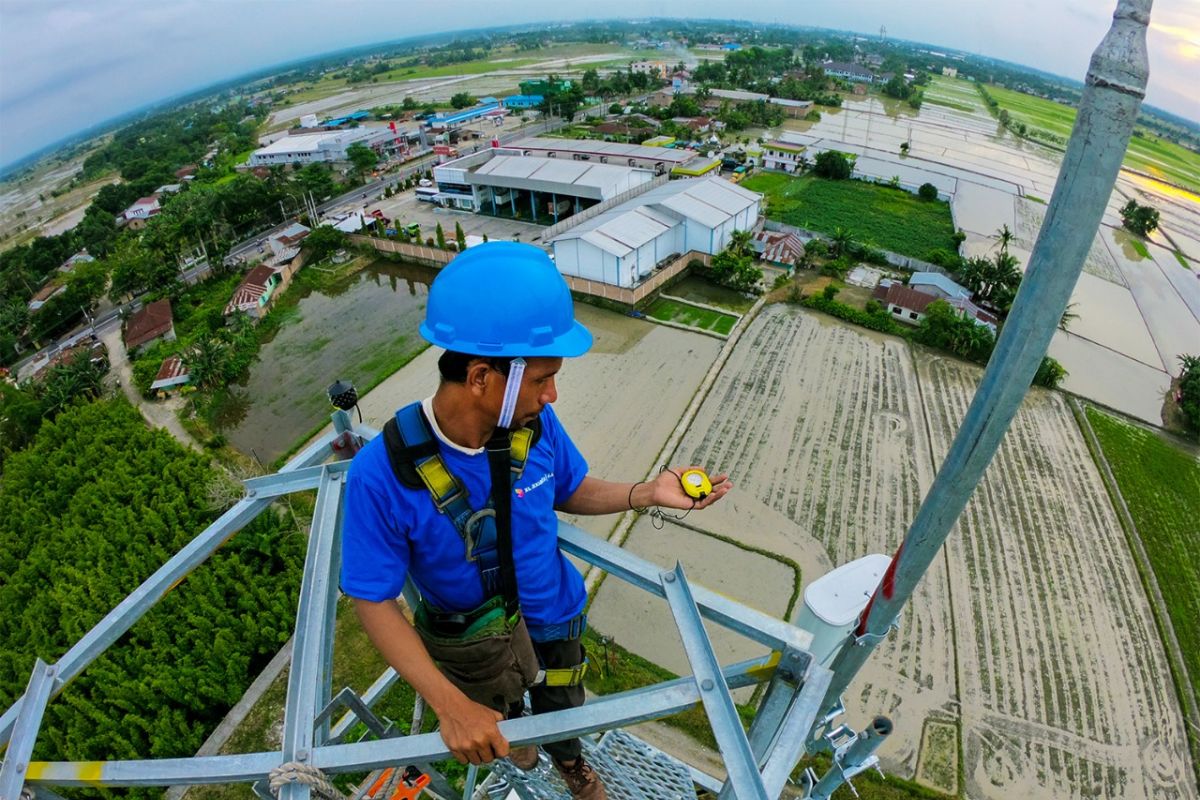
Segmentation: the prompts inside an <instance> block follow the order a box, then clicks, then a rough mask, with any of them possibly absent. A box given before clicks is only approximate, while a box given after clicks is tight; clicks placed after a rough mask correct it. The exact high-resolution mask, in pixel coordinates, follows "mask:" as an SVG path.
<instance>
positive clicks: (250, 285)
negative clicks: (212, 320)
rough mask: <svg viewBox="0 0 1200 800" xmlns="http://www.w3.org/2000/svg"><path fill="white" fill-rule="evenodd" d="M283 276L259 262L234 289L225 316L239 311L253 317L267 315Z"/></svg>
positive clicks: (259, 317) (255, 318)
mask: <svg viewBox="0 0 1200 800" xmlns="http://www.w3.org/2000/svg"><path fill="white" fill-rule="evenodd" d="M282 281H283V278H282V276H281V275H280V274H279V272H278V271H277V270H275V269H273V268H271V267H269V266H267V265H266V264H259V265H258V266H256V267H254V268H253V269H252V270H250V271H249V272H248V273H246V277H245V279H243V280H242V282H241V283H239V284H238V287H237V288H236V289H234V290H233V297H231V298H230V299H229V303H228V304H227V305H226V306H225V316H227V317H228V316H230V315H232V314H236V313H238V312H239V311H240V312H242V313H243V314H248V315H249V316H250V318H251V319H254V320H260V319H262V318H263V317H265V316H266V315H267V308H268V306H270V304H271V298H272V297H274V296H275V295H276V294H277V291H276V290H277V289H279V287H280V284H281V283H282Z"/></svg>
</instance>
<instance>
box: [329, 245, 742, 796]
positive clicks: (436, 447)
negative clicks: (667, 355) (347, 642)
mask: <svg viewBox="0 0 1200 800" xmlns="http://www.w3.org/2000/svg"><path fill="white" fill-rule="evenodd" d="M421 334H422V336H424V337H425V338H426V339H427V340H428V341H429V342H430V343H432V344H434V345H436V346H439V347H442V348H444V349H445V350H446V352H444V353H443V354H442V355H441V357H440V359H439V361H438V368H439V371H440V372H441V382H440V384H439V386H438V388H437V391H436V392H435V393H434V394H433V396H432V397H430V398H427V399H426V400H425V401H423V402H422V403H421V404H420V410H419V413H420V417H419V418H418V417H417V416H416V415H417V414H418V410H417V408H416V405H417V404H413V406H408V407H406V408H405V409H402V410H401V411H400V412H398V413H397V425H396V426H395V427H394V428H393V429H391V431H390V433H389V432H388V431H387V429H385V433H386V434H387V435H385V436H379V437H376V438H375V439H374V440H373V441H371V442H370V443H369V444H368V445H367V446H366V447H365V448H363V450H362V451H361V452H360V453H359V454H358V455H357V456H356V457H355V459H354V463H353V465H352V466H351V469H350V473H349V478H348V485H347V497H346V513H345V526H344V534H343V559H342V575H341V585H342V590H343V591H344V592H345V593H346V594H347V595H349V596H350V597H352V598H354V605H355V610H356V612H357V613H358V616H359V619H360V621H361V622H362V625H363V628H364V629H365V630H366V632H367V634H368V636H369V637H370V638H371V641H372V642H373V643H374V644H375V646H376V647H377V648H378V649H379V651H380V652H381V653H382V654H383V656H384V658H385V659H386V660H387V662H388V663H389V664H391V665H392V667H393V668H394V669H395V670H396V672H397V673H399V674H400V676H401V677H402V678H404V680H406V681H408V683H409V684H410V685H411V686H412V687H413V689H414V690H416V691H417V692H418V693H419V694H420V695H421V696H422V697H424V698H425V701H426V703H427V704H428V705H429V706H430V707H431V708H432V709H433V710H434V712H435V713H436V714H437V716H438V720H439V722H440V725H441V727H440V732H441V736H442V739H443V740H444V741H445V743H446V746H447V748H448V749H449V750H450V752H451V753H452V754H453V755H454V757H455V758H457V759H458V760H459V761H460V762H462V763H467V762H470V763H472V764H480V763H486V762H489V761H491V760H493V759H495V758H503V757H505V756H507V757H509V759H510V760H511V761H512V762H513V763H514V764H516V765H517V766H518V767H520V768H522V769H532V768H533V767H535V766H536V765H537V748H536V747H535V746H526V747H518V748H514V749H512V750H510V748H509V745H508V742H507V741H506V740H505V739H504V737H503V736H502V735H501V734H500V731H499V728H498V727H497V722H498V721H499V720H502V719H504V718H506V717H512V716H516V715H519V714H520V713H522V711H523V710H524V709H523V702H522V701H521V695H522V694H523V692H524V690H525V688H526V687H528V688H529V694H530V698H531V700H532V703H533V713H535V714H537V713H543V712H546V711H553V710H558V709H565V708H574V707H577V706H579V705H582V704H583V700H584V690H583V686H582V673H583V672H584V664H585V661H586V659H585V657H584V652H583V647H582V644H581V638H582V635H583V627H584V625H585V616H584V615H583V608H584V604H585V602H586V600H587V595H586V592H585V590H584V586H583V580H582V578H581V576H580V574H579V572H578V571H577V570H576V569H575V568H574V567H573V566H572V565H571V563H570V561H568V560H567V558H566V556H565V555H563V553H562V552H561V551H560V550H559V549H558V540H557V527H558V520H557V517H556V515H555V511H556V510H561V511H565V512H568V513H572V514H609V513H614V512H619V511H626V510H628V509H630V508H635V507H636V508H645V507H649V506H664V507H669V508H677V509H691V508H704V507H706V506H708V505H711V504H712V503H713V502H715V501H716V500H718V499H719V498H720V497H721V496H722V495H724V494H725V493H726V492H728V491H729V489H730V488H731V484H730V483H729V481H728V480H727V479H726V477H725V476H724V475H718V476H716V477H715V478H714V479H713V481H712V490H711V492H709V493H708V494H707V496H705V497H703V498H701V499H699V500H694V499H693V498H692V497H689V496H688V495H687V494H686V493H685V492H684V490H683V488H682V485H681V482H680V475H682V469H680V468H676V469H674V470H672V471H664V472H663V473H661V474H660V475H658V476H657V477H656V478H655V479H654V480H653V481H649V482H641V483H634V484H630V483H612V482H609V481H604V480H600V479H598V478H594V477H592V476H590V475H588V474H587V463H586V462H585V461H584V459H583V457H582V456H581V455H580V453H579V451H578V450H577V449H576V447H575V445H574V443H572V441H571V439H570V438H569V437H568V436H567V433H566V431H565V430H563V428H562V426H561V425H560V423H559V421H558V418H557V417H556V416H555V414H554V410H553V408H552V407H551V404H552V403H553V402H554V401H555V400H556V399H557V397H558V394H557V390H556V387H555V377H556V376H557V374H558V372H559V370H560V369H561V367H562V362H563V359H564V358H569V357H573V356H579V355H582V354H583V353H584V352H586V351H587V350H588V348H590V347H591V344H592V336H591V334H590V333H589V332H588V331H587V329H586V328H584V327H583V326H582V325H580V324H579V323H578V322H576V321H575V318H574V307H573V303H572V301H571V294H570V290H569V289H568V287H567V285H566V282H565V281H564V280H563V279H562V276H561V275H559V274H558V271H557V269H556V268H555V266H554V264H553V262H551V261H550V259H549V258H548V257H547V255H546V254H545V253H544V252H542V251H540V250H538V249H537V248H535V247H532V246H530V245H525V244H517V243H512V242H495V243H490V244H482V245H479V246H476V247H473V248H471V249H470V250H468V251H466V252H465V253H463V254H462V255H460V256H458V257H457V258H456V259H455V260H454V261H453V262H452V263H451V264H449V265H448V266H447V267H445V268H444V269H443V270H442V272H441V273H440V274H439V275H438V277H437V279H436V280H435V281H434V283H433V285H432V286H431V287H430V290H429V301H428V305H427V308H426V319H425V322H424V323H422V325H421ZM414 419H419V420H421V421H419V422H414ZM422 426H424V428H425V432H424V433H422ZM498 429H499V430H500V431H501V434H502V436H501V437H499V438H497V439H493V435H494V434H495V433H496V431H497V430H498ZM520 429H524V430H525V431H528V432H529V439H528V440H527V441H529V442H530V444H529V445H528V448H527V454H525V455H524V456H523V460H519V458H520V457H518V456H517V455H515V453H516V451H517V450H518V447H517V445H516V442H517V437H516V436H515V435H514V438H513V443H514V444H513V450H512V453H513V454H514V455H509V456H505V457H506V458H511V459H512V465H513V466H512V472H513V473H514V474H519V477H518V478H516V479H515V480H512V482H511V486H509V487H504V488H507V489H509V490H510V493H509V498H508V501H507V502H505V503H499V502H495V495H493V493H492V488H493V482H492V480H491V476H492V474H501V473H498V472H497V473H493V472H492V470H494V469H496V465H495V464H489V455H488V453H486V452H485V451H484V445H485V444H488V443H489V441H491V442H495V441H503V442H505V443H506V442H507V440H506V439H504V438H503V434H504V432H505V431H506V430H520ZM414 431H415V433H414ZM534 431H536V433H534ZM422 436H425V437H426V438H425V441H424V442H423V443H417V442H414V441H413V439H421V438H422ZM389 437H391V440H390V443H389ZM506 452H507V451H506ZM413 453H417V454H419V456H420V457H424V458H428V459H430V461H427V462H422V465H421V466H419V467H418V468H416V469H415V470H413V471H414V472H420V473H421V474H422V475H426V474H427V473H438V474H439V475H451V476H454V478H455V479H457V480H458V481H459V483H458V484H453V482H452V479H450V478H446V477H443V478H442V483H440V484H438V483H435V482H433V481H428V480H426V479H425V478H422V479H421V480H425V481H426V482H425V485H424V486H423V485H422V484H421V483H420V482H413V481H412V480H410V479H408V478H406V477H405V476H408V475H409V472H407V471H406V470H408V469H409V468H410V467H411V466H412V465H411V464H409V462H408V461H406V460H405V459H407V458H408V455H411V454H413ZM431 453H436V457H434V456H431V455H430V454H431ZM417 458H418V456H413V459H414V461H413V463H416V459H417ZM431 464H432V470H431V469H428V468H429V467H430V465H431ZM507 464H508V462H504V463H502V464H501V465H500V468H501V469H503V470H504V473H503V474H505V475H507V474H508V472H509V470H508V468H507ZM683 469H686V468H683ZM454 485H457V486H459V487H460V489H461V490H462V491H460V492H459V493H458V494H457V495H455V492H456V490H455V489H454V488H453V486H454ZM443 486H444V487H447V488H445V489H443V488H440V487H443ZM452 495H453V496H455V497H458V498H459V499H457V500H452V499H450V498H451V496H452ZM501 499H503V498H501ZM505 505H510V506H511V548H510V550H511V568H512V571H513V572H515V575H514V576H513V578H512V581H515V594H516V596H517V599H518V600H519V610H520V614H519V615H515V616H519V617H521V621H520V622H519V623H514V624H509V625H507V626H505V627H504V629H503V632H502V633H501V634H500V635H499V636H498V637H486V636H485V637H478V638H475V639H470V638H468V636H467V634H466V633H463V634H461V639H462V641H459V639H456V636H459V634H458V633H457V631H460V630H467V631H469V630H471V629H473V628H478V627H480V626H481V625H482V626H483V627H487V628H490V629H492V630H495V627H496V626H494V625H491V624H490V623H489V624H488V625H484V624H483V622H482V620H483V619H484V618H485V615H486V614H491V613H492V612H494V611H496V610H497V609H496V608H495V604H494V603H493V604H492V605H489V603H491V599H492V598H493V596H495V595H498V594H502V592H503V586H504V585H506V584H505V583H504V580H503V574H504V573H503V553H504V552H505V547H504V546H503V544H502V542H503V539H502V537H503V536H505V535H506V534H503V533H500V532H499V531H500V530H501V525H502V524H503V522H502V521H500V520H497V519H496V518H495V517H493V516H490V513H491V512H490V511H489V510H488V509H491V508H492V507H493V506H495V509H494V510H495V513H496V514H503V512H504V510H505ZM439 507H440V508H441V510H439ZM497 576H500V577H497ZM406 578H411V579H412V582H413V583H414V584H415V586H416V587H417V589H418V590H419V591H420V593H421V597H422V600H421V603H420V604H419V607H418V609H417V622H418V626H417V628H414V626H413V625H412V624H410V623H409V622H408V620H407V619H406V618H405V617H404V616H403V614H402V613H401V611H400V609H399V607H398V606H397V604H396V602H395V598H396V597H397V596H398V595H399V594H400V592H401V589H402V588H403V586H404V582H405V580H406ZM510 583H511V581H510ZM498 586H500V587H501V588H500V589H497V587H498ZM482 609H489V610H488V611H484V610H482ZM495 616H496V615H492V616H490V617H487V619H495ZM498 616H499V617H500V618H504V617H506V616H507V611H505V612H504V613H500V614H499V615H498ZM509 622H510V623H511V622H512V621H511V619H510V620H509ZM418 629H419V630H418ZM526 630H528V634H526V633H525V631H526ZM505 637H508V638H505ZM464 642H465V646H467V647H471V648H474V647H476V645H481V646H483V647H484V648H485V651H479V650H477V649H471V650H469V651H464V652H470V653H476V652H487V653H489V655H486V656H473V655H472V656H464V657H462V658H459V661H463V662H466V663H457V664H455V663H451V662H453V661H454V660H455V659H456V658H457V656H456V653H457V652H459V651H457V650H455V649H454V648H455V647H458V646H459V645H460V644H463V643H464ZM496 642H500V643H501V644H500V646H499V649H496V647H493V645H495V643H496ZM522 642H524V643H525V644H524V646H525V647H529V648H530V658H529V661H532V660H533V654H534V653H536V661H537V663H536V664H533V665H532V671H533V672H536V671H537V670H538V668H540V669H541V670H542V672H543V674H544V675H546V676H547V677H546V679H545V680H544V681H543V682H542V683H540V684H538V685H533V686H530V683H531V682H532V681H531V680H530V675H531V674H532V673H531V672H530V670H528V669H525V668H524V667H523V666H522V665H521V663H520V662H521V661H522V658H521V656H520V655H519V653H520V652H521V646H522ZM431 648H432V649H434V650H435V654H436V661H437V663H435V658H434V657H431V655H430V649H431ZM447 648H449V649H447ZM486 648H490V649H486ZM514 654H515V655H514ZM493 658H494V660H495V661H496V669H494V670H493V669H491V664H490V663H484V664H475V663H471V662H472V660H481V661H489V662H490V660H492V659H493ZM513 662H516V663H513ZM439 664H440V667H441V669H439ZM510 667H511V669H509V668H510ZM514 670H515V672H514ZM475 673H478V674H477V675H475ZM517 673H520V674H517ZM550 676H557V678H558V679H557V680H552V679H551V677H550ZM564 676H565V677H564ZM468 695H471V696H468ZM545 749H546V752H547V753H549V755H550V756H551V758H552V760H553V762H554V765H555V767H556V768H557V769H558V771H559V773H560V774H561V775H562V776H563V778H564V780H565V782H566V783H567V786H568V787H569V789H570V791H571V794H572V796H574V797H580V798H587V799H588V800H603V798H604V797H605V792H604V786H603V784H602V783H601V781H600V780H599V778H598V777H597V776H596V774H595V773H594V772H593V771H592V769H591V767H590V766H589V765H588V764H587V762H586V761H585V760H584V758H583V756H582V754H581V747H580V743H579V740H578V739H571V740H568V741H564V742H555V743H551V744H547V745H546V746H545Z"/></svg>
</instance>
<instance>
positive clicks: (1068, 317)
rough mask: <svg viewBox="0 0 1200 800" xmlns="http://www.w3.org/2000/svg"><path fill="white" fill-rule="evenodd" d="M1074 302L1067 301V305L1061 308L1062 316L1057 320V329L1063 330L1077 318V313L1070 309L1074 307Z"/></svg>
mask: <svg viewBox="0 0 1200 800" xmlns="http://www.w3.org/2000/svg"><path fill="white" fill-rule="evenodd" d="M1075 305H1076V304H1075V303H1067V307H1066V308H1065V309H1063V313H1062V318H1061V319H1059V321H1058V329H1059V330H1060V331H1065V330H1066V329H1067V328H1068V327H1070V325H1071V323H1072V322H1074V321H1075V320H1077V319H1079V315H1078V314H1076V313H1075V312H1074V311H1072V310H1071V309H1073V308H1075Z"/></svg>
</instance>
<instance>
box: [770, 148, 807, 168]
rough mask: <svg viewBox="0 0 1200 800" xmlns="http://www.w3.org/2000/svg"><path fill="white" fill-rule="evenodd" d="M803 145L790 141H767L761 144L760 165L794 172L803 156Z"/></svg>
mask: <svg viewBox="0 0 1200 800" xmlns="http://www.w3.org/2000/svg"><path fill="white" fill-rule="evenodd" d="M804 150H805V147H804V145H802V144H792V143H791V142H780V141H774V142H767V143H766V144H764V145H763V146H762V165H763V167H765V168H766V169H778V170H782V171H783V172H796V171H797V170H798V169H799V168H800V162H801V159H803V158H804Z"/></svg>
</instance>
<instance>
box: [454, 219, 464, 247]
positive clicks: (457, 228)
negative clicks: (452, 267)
mask: <svg viewBox="0 0 1200 800" xmlns="http://www.w3.org/2000/svg"><path fill="white" fill-rule="evenodd" d="M454 241H455V242H457V243H458V252H460V253H461V252H462V251H463V250H466V249H467V234H466V233H465V232H464V231H463V227H462V225H461V224H460V223H459V222H458V221H455V223H454Z"/></svg>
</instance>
